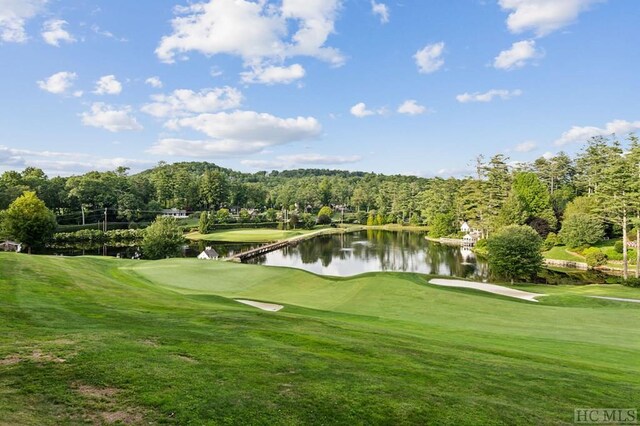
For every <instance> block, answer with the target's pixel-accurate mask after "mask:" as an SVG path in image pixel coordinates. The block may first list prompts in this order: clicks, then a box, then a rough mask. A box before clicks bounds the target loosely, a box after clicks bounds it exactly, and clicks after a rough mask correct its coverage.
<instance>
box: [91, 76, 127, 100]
mask: <svg viewBox="0 0 640 426" xmlns="http://www.w3.org/2000/svg"><path fill="white" fill-rule="evenodd" d="M120 92H122V83H120V82H119V81H118V80H117V79H116V76H115V75H105V76H102V77H100V80H98V81H97V82H96V89H95V90H94V91H93V93H95V94H96V95H119V94H120Z"/></svg>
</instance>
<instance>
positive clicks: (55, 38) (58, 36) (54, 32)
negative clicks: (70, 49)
mask: <svg viewBox="0 0 640 426" xmlns="http://www.w3.org/2000/svg"><path fill="white" fill-rule="evenodd" d="M65 25H67V21H63V20H62V19H51V20H49V21H47V22H45V23H44V25H43V26H42V38H43V39H44V41H45V42H46V43H47V44H50V45H52V46H56V47H58V46H60V42H61V41H64V42H67V43H74V42H75V41H76V39H75V38H74V37H73V36H72V35H71V34H70V33H69V32H68V31H67V30H65V29H64V26H65Z"/></svg>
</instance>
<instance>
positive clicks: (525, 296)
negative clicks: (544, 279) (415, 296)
mask: <svg viewBox="0 0 640 426" xmlns="http://www.w3.org/2000/svg"><path fill="white" fill-rule="evenodd" d="M429 284H434V285H440V286H444V287H458V288H473V289H475V290H480V291H486V292H488V293H493V294H499V295H502V296H507V297H515V298H516V299H522V300H528V301H529V302H537V300H536V299H535V298H536V297H540V296H545V295H544V294H539V293H529V292H528V291H522V290H516V289H514V288H508V287H502V286H500V285H495V284H486V283H475V282H470V281H461V280H443V279H433V280H431V281H429Z"/></svg>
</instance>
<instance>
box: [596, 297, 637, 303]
mask: <svg viewBox="0 0 640 426" xmlns="http://www.w3.org/2000/svg"><path fill="white" fill-rule="evenodd" d="M589 297H592V298H594V299H604V300H615V301H616V302H630V303H640V299H625V298H623V297H605V296H589Z"/></svg>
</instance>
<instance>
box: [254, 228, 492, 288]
mask: <svg viewBox="0 0 640 426" xmlns="http://www.w3.org/2000/svg"><path fill="white" fill-rule="evenodd" d="M424 237H425V235H424V234H423V233H419V232H394V231H381V230H366V231H360V232H355V233H349V234H340V235H332V236H321V237H317V238H314V239H311V240H307V241H303V242H301V243H299V244H298V245H296V246H293V247H287V248H284V249H282V250H278V251H274V252H271V253H267V254H266V255H264V256H260V257H259V258H255V259H251V260H249V261H248V262H249V263H259V264H263V265H271V266H288V267H294V268H300V269H304V270H307V271H310V272H314V273H316V274H323V275H337V276H351V275H357V274H361V273H364V272H374V271H403V272H419V273H424V274H438V275H449V276H457V277H466V278H475V279H481V278H486V276H487V273H488V271H487V266H486V264H485V263H484V262H481V261H478V260H477V259H476V258H475V256H474V255H473V253H461V249H460V247H451V246H445V245H442V244H438V243H433V242H430V241H427V240H426V239H425V238H424Z"/></svg>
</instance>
